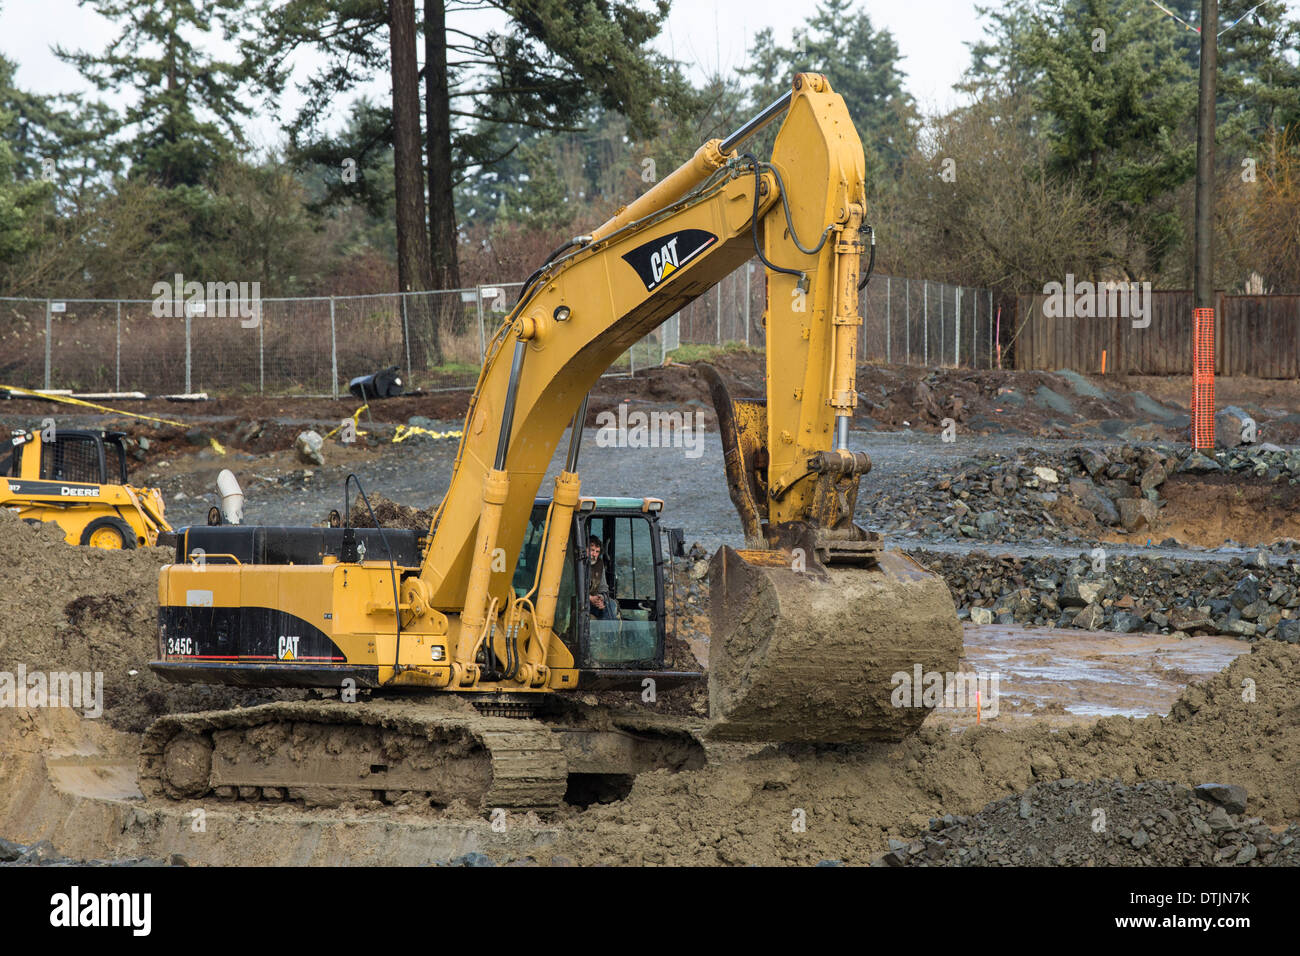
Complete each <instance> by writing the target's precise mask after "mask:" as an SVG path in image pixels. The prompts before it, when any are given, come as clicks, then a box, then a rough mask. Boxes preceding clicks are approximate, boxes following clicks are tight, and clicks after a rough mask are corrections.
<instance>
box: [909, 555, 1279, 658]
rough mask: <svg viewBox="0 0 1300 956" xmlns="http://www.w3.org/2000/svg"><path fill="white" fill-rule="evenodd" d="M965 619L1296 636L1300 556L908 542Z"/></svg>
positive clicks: (1247, 636) (1127, 629)
mask: <svg viewBox="0 0 1300 956" xmlns="http://www.w3.org/2000/svg"><path fill="white" fill-rule="evenodd" d="M910 553H911V554H912V555H913V556H914V557H915V558H916V559H917V560H918V561H920V562H921V563H922V564H924V565H926V566H927V567H929V568H930V569H931V570H933V571H935V572H937V573H939V574H941V575H943V577H944V579H945V580H946V581H947V582H948V588H949V590H951V591H952V595H953V600H954V602H955V603H956V604H957V607H958V613H959V614H960V616H961V617H962V618H963V619H969V620H970V621H971V622H972V623H974V624H995V623H996V624H1034V625H1039V626H1048V627H1081V628H1086V629H1087V630H1092V631H1095V630H1109V631H1118V632H1123V633H1128V632H1133V631H1145V632H1148V633H1153V634H1154V633H1159V634H1170V633H1178V632H1181V633H1182V634H1183V635H1184V636H1185V635H1187V634H1225V635H1230V636H1232V637H1238V638H1244V639H1254V638H1258V637H1268V638H1275V639H1277V640H1280V641H1286V642H1287V643H1290V644H1296V643H1300V564H1297V562H1296V561H1295V560H1294V559H1292V560H1291V561H1288V562H1287V563H1286V565H1284V566H1282V565H1264V564H1261V563H1260V562H1258V561H1256V562H1254V563H1246V562H1243V561H1242V560H1241V559H1239V558H1234V559H1233V560H1231V561H1227V562H1223V563H1212V562H1206V561H1188V560H1175V559H1172V558H1145V557H1141V558H1139V557H1113V556H1112V557H1110V558H1109V559H1105V558H1104V556H1102V555H1098V556H1094V555H1091V554H1083V555H1080V556H1079V557H1078V558H1074V559H1061V558H1052V557H1041V558H1015V557H1011V556H999V557H994V556H991V555H989V554H987V553H986V552H982V551H976V552H972V553H970V554H965V555H960V554H948V553H943V552H936V551H921V550H917V551H911V552H910Z"/></svg>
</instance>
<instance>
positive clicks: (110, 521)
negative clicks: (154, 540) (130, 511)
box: [81, 516, 135, 551]
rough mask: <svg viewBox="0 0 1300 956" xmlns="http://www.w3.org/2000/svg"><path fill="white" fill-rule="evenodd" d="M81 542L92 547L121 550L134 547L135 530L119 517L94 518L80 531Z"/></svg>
mask: <svg viewBox="0 0 1300 956" xmlns="http://www.w3.org/2000/svg"><path fill="white" fill-rule="evenodd" d="M81 543H82V544H84V545H88V546H89V547H92V548H105V549H107V550H109V551H121V550H123V549H127V548H134V547H135V532H134V531H132V530H131V526H130V525H128V524H127V523H126V522H125V521H123V520H122V519H121V518H114V517H112V516H106V517H103V518H96V519H95V520H94V521H92V522H91V523H90V524H88V525H86V530H85V531H83V532H81Z"/></svg>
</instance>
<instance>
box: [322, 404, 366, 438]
mask: <svg viewBox="0 0 1300 956" xmlns="http://www.w3.org/2000/svg"><path fill="white" fill-rule="evenodd" d="M369 407H370V406H369V405H362V406H361V407H360V408H358V409H357V410H356V411H355V412H353V413H352V424H353V425H354V426H356V427H355V429H354V430H355V431H356V433H357V434H358V435H365V434H368V433H367V432H363V431H362V430H361V427H360V426H361V413H362V412H364V411H365V410H366V409H367V408H369ZM342 430H343V423H342V422H340V423H339V425H338V427H337V428H332V429H330V430H329V431H327V432H326V433H325V437H326V438H333V437H334V436H335V435H337V434H338V433H339V432H341V431H342Z"/></svg>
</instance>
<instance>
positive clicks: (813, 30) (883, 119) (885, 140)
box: [740, 0, 916, 182]
mask: <svg viewBox="0 0 1300 956" xmlns="http://www.w3.org/2000/svg"><path fill="white" fill-rule="evenodd" d="M899 61H900V55H899V51H898V44H897V43H896V42H895V40H894V36H893V34H892V33H890V32H889V30H887V29H883V28H882V29H879V30H877V29H876V28H875V27H874V26H873V25H872V23H871V17H870V16H868V14H867V13H866V11H865V10H858V11H856V12H855V11H854V10H853V0H821V2H819V3H818V5H817V10H816V13H815V14H814V15H813V17H812V19H810V20H809V21H808V23H807V26H806V27H805V28H801V29H800V30H797V31H796V32H795V34H794V35H793V36H792V37H791V38H790V43H789V44H788V45H786V44H782V43H779V42H777V40H776V37H775V36H774V34H773V33H772V30H771V28H765V29H763V30H760V31H759V32H758V34H756V36H755V37H754V43H753V46H752V47H751V50H750V64H749V65H748V66H747V67H744V68H742V69H741V70H740V73H741V74H742V75H743V76H746V77H750V78H751V80H752V84H753V85H752V87H751V89H752V94H753V97H754V99H753V105H754V106H755V107H763V106H766V105H767V104H768V103H770V102H771V101H772V100H774V99H776V98H777V97H778V96H780V95H781V94H782V93H784V92H785V91H786V90H788V89H789V88H790V82H791V80H792V79H793V77H794V75H795V74H796V73H803V72H811V73H822V74H824V75H825V76H826V78H827V79H829V80H830V81H831V87H832V89H834V90H835V92H836V93H839V94H840V95H842V96H843V97H844V101H845V103H847V104H848V108H849V114H850V115H851V116H852V117H853V122H854V123H855V124H856V126H857V129H858V135H859V136H861V138H862V146H863V149H864V151H865V152H866V156H867V178H868V181H869V182H870V181H873V180H876V179H879V178H881V177H883V176H885V175H886V174H894V173H897V171H898V170H899V169H900V168H901V166H902V163H903V160H904V159H905V158H906V157H907V156H908V155H909V154H910V153H911V151H912V150H913V148H914V147H915V145H916V143H915V124H916V104H915V102H914V101H913V99H912V97H911V95H910V94H909V93H908V92H907V91H906V90H904V89H903V77H904V74H903V71H902V68H901V66H900V63H899ZM770 136H771V134H770V133H769V139H770ZM767 142H768V140H764V141H761V142H760V148H762V146H764V145H767Z"/></svg>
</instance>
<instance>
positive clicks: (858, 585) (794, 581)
mask: <svg viewBox="0 0 1300 956" xmlns="http://www.w3.org/2000/svg"><path fill="white" fill-rule="evenodd" d="M699 368H700V370H701V372H702V374H703V375H704V378H705V380H706V381H707V383H708V385H709V391H710V394H711V397H712V399H713V405H714V408H715V410H716V411H717V415H718V431H719V434H720V436H721V438H722V450H723V460H724V464H725V467H726V472H727V488H728V490H729V492H730V494H731V500H732V503H733V504H734V505H735V506H736V511H737V513H738V514H739V516H740V521H741V525H742V527H743V528H744V532H745V543H746V548H747V550H744V551H737V550H733V549H732V548H728V547H724V548H722V549H721V550H719V551H718V552H717V554H715V555H714V556H713V561H712V564H711V565H710V569H709V580H710V583H711V599H710V600H711V606H710V610H709V621H710V629H709V708H710V714H711V718H712V726H711V730H710V734H711V735H712V736H714V737H719V738H730V739H743V740H774V741H788V742H802V743H851V742H855V741H871V740H901V739H902V738H904V737H906V736H907V735H908V734H911V733H913V732H914V731H915V730H916V729H917V728H918V727H920V725H921V722H922V721H923V720H925V717H926V714H927V713H929V710H930V709H932V708H927V707H925V706H923V703H922V702H923V701H925V700H926V699H927V698H926V696H925V695H924V694H923V693H920V692H918V693H913V692H912V689H913V686H914V685H915V684H916V683H917V681H918V680H924V679H925V675H928V674H932V673H935V672H938V673H941V674H948V673H951V672H954V671H956V670H957V662H958V659H959V658H960V657H961V650H962V635H961V624H960V623H959V621H958V618H957V610H956V607H955V606H954V605H953V600H952V595H951V593H950V592H949V591H948V586H947V584H946V583H944V581H943V579H942V578H940V577H939V576H937V575H935V574H931V573H930V572H928V571H926V570H925V569H924V568H922V567H921V566H920V565H919V564H917V563H916V562H915V561H913V560H912V559H911V558H909V557H908V556H906V555H904V554H902V553H900V552H894V551H883V550H881V548H880V540H879V536H877V535H874V534H871V533H869V532H865V531H863V530H862V529H861V528H858V527H857V526H856V525H854V524H853V523H852V514H853V509H854V506H855V504H856V501H857V477H856V476H847V477H836V476H834V475H830V474H826V475H818V476H816V477H815V478H813V479H811V480H814V481H816V482H818V483H819V488H820V489H821V493H819V494H817V495H815V496H813V501H814V502H815V503H817V504H818V507H816V508H815V509H814V512H813V513H812V514H811V515H810V516H809V517H810V519H811V520H810V521H808V522H806V523H804V524H803V525H802V526H800V527H777V528H774V527H773V526H772V525H771V524H770V523H769V521H768V513H767V502H768V477H767V470H768V468H767V466H768V459H769V455H768V449H767V447H766V434H767V424H768V423H767V408H766V405H765V403H764V402H762V401H760V400H755V399H733V398H732V397H731V394H730V392H729V390H728V388H727V386H726V383H725V382H724V381H723V379H722V377H721V376H720V375H719V374H718V372H717V370H716V369H714V368H713V367H712V366H709V365H701V366H699ZM863 457H864V458H865V456H863ZM918 667H919V669H920V670H919V672H918ZM918 674H919V675H920V676H919V677H918ZM931 686H933V685H931ZM928 699H929V700H930V701H931V703H933V700H934V698H933V695H931V697H930V698H928Z"/></svg>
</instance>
